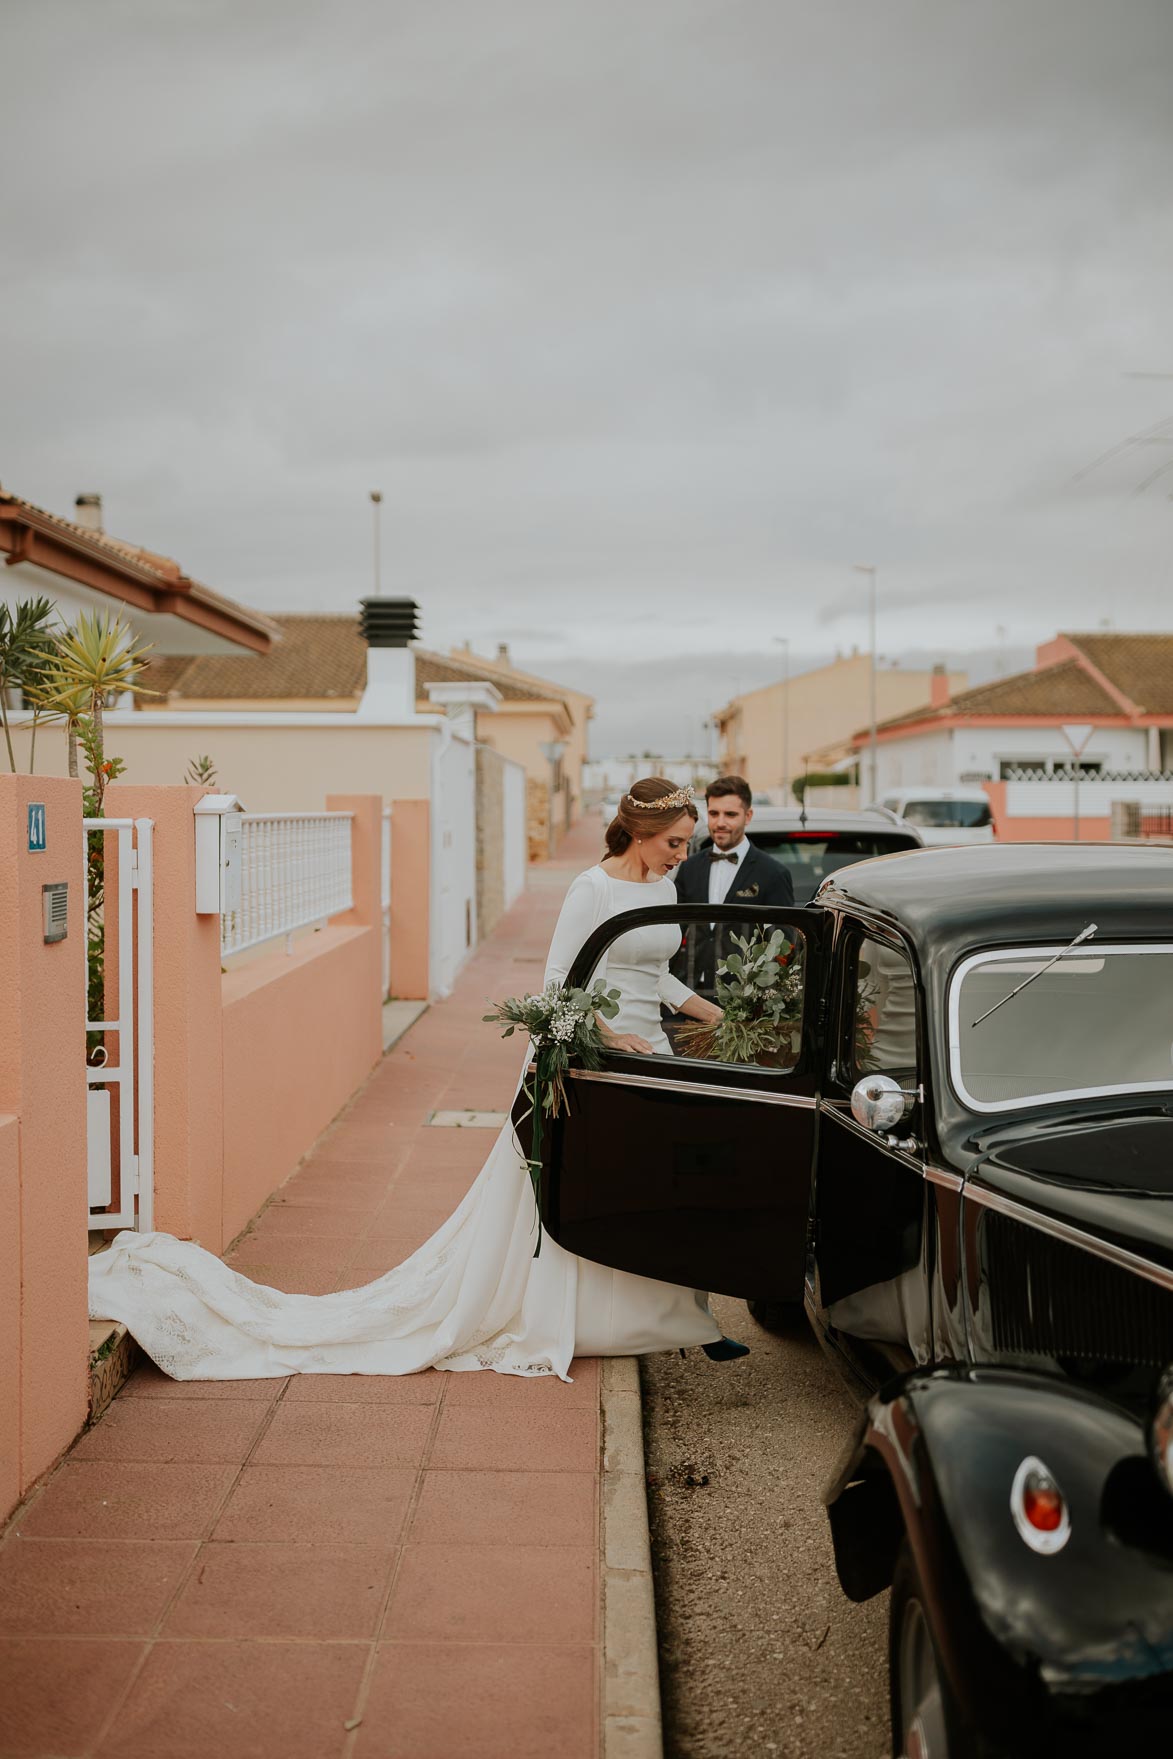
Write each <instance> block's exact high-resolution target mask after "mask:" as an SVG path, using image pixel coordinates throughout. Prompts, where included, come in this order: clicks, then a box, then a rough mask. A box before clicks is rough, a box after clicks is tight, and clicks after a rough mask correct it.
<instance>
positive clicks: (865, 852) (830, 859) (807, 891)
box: [750, 827, 920, 904]
mask: <svg viewBox="0 0 1173 1759" xmlns="http://www.w3.org/2000/svg"><path fill="white" fill-rule="evenodd" d="M750 841H751V842H752V843H753V844H754V845H755V846H756V847H757V848H759V849H761V850H762V852H763V853H764V854H766V855H768V856H769V857H770V858H771V860H773V861H776V862H778V864H779V865H780V866H782V867H785V868H786V869H788V871H789V873H790V878H791V882H792V884H793V886H794V901H795V903H796V904H808V903H809V902H810V900H811V899H812V898H813V897H814V895H815V893H816V892H817V891H818V889H819V887H820V886H821V885H822V883H823V881H824V880H825V879H827V878H828V876H829V875H830V874H833V873H837V872H838V871H839V869H840V868H841V867H850V865H851V863H852V862H853V861H866V860H867V859H868V858H869V857H870V856H873V855H891V854H892V853H893V851H894V850H898V849H917V848H919V847H920V845H919V844H918V843H917V841H916V840H915V838H913V837H911V836H906V835H903V834H902V833H901V832H900V831H899V830H897V829H895V827H894V828H893V829H892V830H890V831H886V830H884V829H883V828H878V829H877V830H874V831H754V832H753V833H752V834H751V836H750Z"/></svg>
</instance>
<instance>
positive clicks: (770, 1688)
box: [640, 1297, 891, 1759]
mask: <svg viewBox="0 0 1173 1759" xmlns="http://www.w3.org/2000/svg"><path fill="white" fill-rule="evenodd" d="M715 1309H716V1312H717V1316H718V1319H719V1321H720V1323H721V1325H722V1326H723V1327H724V1328H725V1331H726V1332H727V1333H728V1335H729V1336H730V1337H735V1338H739V1339H740V1340H741V1341H742V1342H743V1343H747V1344H749V1345H751V1346H752V1349H751V1354H750V1355H749V1356H748V1357H746V1358H744V1360H742V1361H740V1362H732V1363H717V1362H710V1361H709V1360H708V1359H707V1358H706V1357H705V1356H704V1355H703V1354H702V1353H701V1351H700V1350H690V1351H689V1352H688V1355H687V1357H685V1358H684V1359H683V1360H682V1359H681V1358H680V1356H679V1355H675V1354H673V1355H657V1356H646V1357H644V1358H643V1359H642V1361H641V1365H640V1367H641V1373H642V1376H643V1386H644V1432H645V1434H644V1439H645V1446H646V1449H647V1468H648V1508H649V1513H650V1516H651V1527H652V1547H653V1556H654V1560H655V1570H656V1612H657V1621H658V1624H659V1632H660V1682H661V1690H662V1694H663V1701H664V1725H665V1744H664V1750H665V1755H666V1759H759V1756H761V1759H773V1756H775V1755H776V1756H777V1759H883V1756H885V1755H887V1754H889V1753H890V1752H891V1747H890V1744H889V1739H888V1697H887V1691H888V1688H887V1614H888V1607H887V1596H886V1595H883V1596H881V1597H879V1598H878V1599H876V1600H872V1601H869V1602H868V1603H867V1604H865V1605H863V1606H855V1605H853V1604H852V1603H851V1602H850V1601H849V1600H847V1599H846V1597H845V1596H844V1595H843V1593H842V1591H841V1590H840V1588H839V1584H838V1581H837V1579H836V1576H835V1565H834V1560H833V1557H832V1552H831V1537H830V1531H829V1528H828V1525H827V1518H826V1515H825V1513H824V1512H823V1507H822V1503H821V1500H820V1492H821V1490H822V1487H823V1484H824V1483H825V1481H826V1479H827V1477H828V1476H829V1474H830V1471H831V1469H832V1467H833V1466H834V1464H835V1462H836V1460H837V1458H838V1456H839V1451H840V1449H841V1447H842V1445H843V1441H844V1439H845V1436H846V1434H847V1432H848V1428H849V1425H850V1421H851V1415H852V1411H853V1409H854V1407H853V1403H852V1401H851V1400H850V1399H849V1397H848V1395H847V1393H846V1392H845V1391H844V1389H843V1387H842V1384H841V1382H840V1380H839V1378H838V1376H837V1374H836V1372H835V1370H834V1368H833V1366H832V1365H831V1364H830V1363H829V1362H828V1361H827V1360H826V1358H825V1357H824V1356H823V1354H822V1351H821V1350H820V1349H819V1346H818V1344H817V1343H816V1342H815V1340H814V1337H813V1336H812V1335H811V1332H810V1329H809V1327H808V1326H807V1325H806V1323H805V1321H804V1322H802V1324H801V1326H799V1327H796V1328H795V1330H794V1332H793V1333H792V1334H790V1335H787V1336H782V1337H776V1336H772V1335H770V1334H769V1333H768V1332H765V1331H763V1330H762V1329H761V1327H760V1326H758V1325H756V1324H755V1323H754V1321H753V1320H752V1319H750V1317H749V1314H748V1313H747V1312H746V1309H745V1306H744V1304H743V1303H742V1302H740V1301H734V1300H730V1299H727V1298H723V1297H722V1298H718V1300H717V1301H716V1303H715Z"/></svg>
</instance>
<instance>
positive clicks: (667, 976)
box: [656, 960, 696, 1014]
mask: <svg viewBox="0 0 1173 1759" xmlns="http://www.w3.org/2000/svg"><path fill="white" fill-rule="evenodd" d="M656 994H657V995H658V996H659V998H660V1000H661V1001H662V1002H663V1004H664V1006H665V1007H666V1008H671V1009H672V1012H673V1013H674V1014H679V1012H680V1009H681V1007H682V1006H683V1004H684V1003H685V1002H687V1001H691V999H692V997H693V996H694V995H695V994H696V991H695V990H691V989H689V987H688V985H687V984H686V983H681V981H680V979H679V978H678V977H673V975H672V973H671V972H670V971H669V969H668V961H667V960H665V961H664V963H663V965H661V967H660V979H659V982H658V983H657V984H656Z"/></svg>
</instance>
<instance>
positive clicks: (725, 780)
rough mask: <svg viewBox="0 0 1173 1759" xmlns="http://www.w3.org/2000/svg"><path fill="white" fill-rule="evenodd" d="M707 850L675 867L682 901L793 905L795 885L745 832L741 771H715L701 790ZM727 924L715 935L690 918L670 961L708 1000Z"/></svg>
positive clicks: (749, 815)
mask: <svg viewBox="0 0 1173 1759" xmlns="http://www.w3.org/2000/svg"><path fill="white" fill-rule="evenodd" d="M705 806H706V807H707V809H708V816H709V836H710V837H711V838H712V839H713V846H712V848H711V849H702V850H701V852H700V853H699V855H690V856H689V858H688V860H687V861H684V862H682V863H681V865H680V866H679V867H678V868H677V869H676V873H675V876H674V878H675V881H676V895H677V897H678V898H679V899H680V902H681V903H682V904H726V903H728V904H793V902H794V885H793V883H792V881H791V878H790V875H789V873H788V872H787V870H786V869H785V868H784V867H782V866H781V865H780V864H779V863H778V862H777V861H772V860H771V859H770V857H769V856H768V855H766V854H763V852H762V851H761V850H760V849H755V848H754V846H753V844H752V843H751V842H750V840H749V838H748V837H747V836H746V829H747V827H748V826H749V824H750V822H751V820H752V819H753V795H752V794H751V792H750V787H749V783H748V782H747V781H746V780H745V779H744V777H742V776H718V777H717V780H716V781H715V782H710V783H709V785H708V787H707V788H706V789H705ZM749 926H750V925H749V924H748V923H747V924H745V925H744V927H743V928H742V929H740V930H739V929H738V927H737V926H736V925H735V924H734V925H730V924H728V923H724V924H722V925H721V929H720V930H719V931H718V932H717V933H716V934H714V931H713V929H712V927H711V926H710V925H709V924H708V923H706V922H691V923H689V925H688V931H687V934H686V937H685V942H684V945H683V946H682V947H681V949H680V951H679V952H678V953H677V954H676V956H675V958H674V959H673V960H672V964H671V970H672V975H673V976H674V977H678V978H679V979H680V981H681V982H682V983H686V984H687V985H688V987H689V989H691V990H695V991H696V993H697V994H698V995H702V996H706V997H708V998H709V999H710V1000H711V999H712V995H713V983H714V977H715V972H716V967H717V964H718V962H719V961H720V960H721V959H722V958H723V957H724V954H725V951H726V948H725V946H724V942H725V940H726V939H727V938H728V934H729V931H730V928H731V927H732V930H733V932H734V933H739V932H740V933H744V932H745V930H746V929H748V927H749Z"/></svg>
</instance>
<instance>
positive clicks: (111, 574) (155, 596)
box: [0, 488, 276, 649]
mask: <svg viewBox="0 0 1173 1759" xmlns="http://www.w3.org/2000/svg"><path fill="white" fill-rule="evenodd" d="M0 539H3V541H2V542H0V549H5V550H7V551H8V553H9V560H10V561H13V560H21V561H28V562H30V563H32V564H34V565H35V566H39V567H43V568H46V569H47V570H49V571H50V572H54V573H59V574H62V575H64V576H65V577H67V578H72V579H76V580H79V581H81V582H82V584H85V585H97V586H98V587H99V590H104V591H107V592H113V593H115V594H117V593H118V591H119V588H120V587H124V584H125V583H126V582H128V581H129V582H131V583H133V584H132V585H131V586H130V587H129V588H126V589H125V590H124V592H123V596H124V597H125V598H127V599H129V600H131V601H132V602H134V603H136V604H138V605H139V606H140V608H141V609H144V610H148V611H153V612H155V613H157V614H170V615H173V616H176V617H179V618H181V619H183V620H184V621H185V622H189V623H195V624H198V625H200V626H202V627H204V628H207V629H212V630H214V631H215V632H216V633H218V634H221V635H224V636H225V637H226V638H227V639H229V640H236V641H238V642H239V644H240V645H241V646H242V647H245V646H247V647H249V648H254V649H258V648H259V649H264V648H267V647H268V646H269V644H270V642H272V641H273V639H274V638H275V636H276V627H275V625H274V623H273V621H272V619H271V618H269V617H265V616H263V615H262V614H261V612H260V611H254V610H251V609H249V607H248V606H246V605H241V604H238V603H237V602H236V601H235V600H234V599H230V598H225V597H224V595H223V594H222V593H218V592H214V591H213V590H212V588H211V587H210V586H205V585H204V583H203V582H202V581H200V580H193V579H192V577H191V576H190V575H188V574H185V573H184V571H183V569H182V568H181V567H180V566H179V563H178V562H176V561H173V560H172V558H171V557H170V556H159V555H156V554H155V552H154V551H153V550H144V549H142V548H141V547H140V546H139V545H137V544H129V543H125V542H124V541H123V540H122V539H121V538H115V537H111V536H110V534H109V532H105V531H98V530H96V529H95V528H94V527H93V526H89V525H78V524H77V523H76V521H75V520H72V519H62V518H61V516H60V515H59V514H57V513H50V512H48V511H47V509H45V508H44V507H37V506H35V505H34V503H33V502H32V501H25V500H22V499H21V497H20V496H19V495H14V494H12V493H11V492H10V491H9V490H7V489H4V488H0ZM95 563H96V564H98V567H99V572H98V573H97V574H94V572H93V570H94V565H95ZM103 571H104V572H103Z"/></svg>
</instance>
